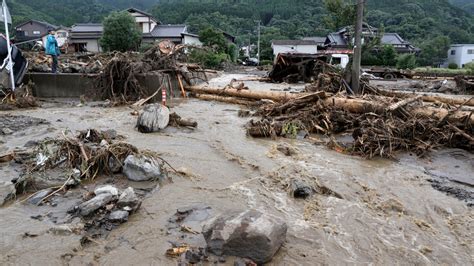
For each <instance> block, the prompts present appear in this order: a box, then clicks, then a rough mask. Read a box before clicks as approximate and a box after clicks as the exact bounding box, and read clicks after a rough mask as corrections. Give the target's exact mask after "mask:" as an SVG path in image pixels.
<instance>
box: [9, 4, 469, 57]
mask: <svg viewBox="0 0 474 266" xmlns="http://www.w3.org/2000/svg"><path fill="white" fill-rule="evenodd" d="M343 1H346V2H347V3H352V2H353V0H343ZM7 2H8V4H9V6H10V9H11V13H12V15H13V20H14V24H15V23H18V22H21V21H25V20H28V19H38V20H44V21H47V22H50V23H53V24H57V25H65V26H70V25H72V24H74V23H79V22H100V21H101V20H102V19H103V18H104V16H106V15H107V14H108V13H110V12H111V11H113V10H122V9H126V8H128V7H135V8H138V9H142V10H143V11H148V12H150V13H152V14H153V15H154V16H155V17H156V18H157V19H159V20H160V21H162V22H163V23H187V24H188V25H189V26H190V30H191V31H194V32H198V31H199V30H201V29H203V28H205V27H209V26H212V27H215V28H218V29H221V30H224V31H226V32H228V33H230V34H232V35H235V36H236V37H237V42H238V44H244V43H248V42H249V41H250V42H252V43H256V28H257V21H261V23H262V26H263V27H262V31H261V32H262V44H263V52H262V54H266V55H267V56H266V57H267V58H268V57H270V55H271V50H270V45H269V43H270V41H271V40H272V39H299V38H302V37H310V36H325V35H326V34H327V33H328V32H330V31H333V30H335V29H334V28H332V27H330V26H328V25H329V24H327V23H326V20H325V18H326V16H327V15H328V11H327V10H326V8H325V5H324V0H7ZM469 12H471V14H474V0H370V1H367V8H366V21H367V22H368V23H369V24H371V25H372V26H375V27H383V28H384V29H385V31H386V32H396V33H399V34H400V35H401V36H402V37H403V38H404V39H406V40H407V41H410V42H412V43H414V44H415V45H417V46H419V47H421V48H423V49H424V50H425V51H431V52H432V53H437V57H438V58H439V57H442V56H444V53H445V50H446V49H447V48H446V47H448V46H449V43H474V16H473V15H471V14H470V13H469ZM346 20H347V19H346ZM437 47H441V48H440V50H439V51H434V50H436V49H437ZM422 57H423V58H424V59H423V60H424V61H423V62H429V60H430V58H431V57H432V54H429V53H428V54H424V55H422Z"/></svg>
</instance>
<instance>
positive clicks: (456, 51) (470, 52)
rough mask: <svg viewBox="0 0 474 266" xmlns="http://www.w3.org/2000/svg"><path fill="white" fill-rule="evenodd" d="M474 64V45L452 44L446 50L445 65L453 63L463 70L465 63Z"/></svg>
mask: <svg viewBox="0 0 474 266" xmlns="http://www.w3.org/2000/svg"><path fill="white" fill-rule="evenodd" d="M471 62H474V44H453V45H451V47H450V48H449V50H448V60H447V63H448V64H451V63H455V64H456V65H458V67H460V68H463V67H464V66H465V65H466V64H467V63H471Z"/></svg>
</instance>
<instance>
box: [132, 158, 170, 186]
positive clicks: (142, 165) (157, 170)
mask: <svg viewBox="0 0 474 266" xmlns="http://www.w3.org/2000/svg"><path fill="white" fill-rule="evenodd" d="M123 173H124V174H125V176H127V178H128V179H129V180H132V181H149V180H158V179H164V178H165V173H164V172H163V165H162V164H161V163H160V162H158V161H157V160H155V159H153V158H150V157H148V156H145V155H129V156H128V157H127V158H126V159H125V162H124V165H123Z"/></svg>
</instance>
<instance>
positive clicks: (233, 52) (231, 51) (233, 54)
mask: <svg viewBox="0 0 474 266" xmlns="http://www.w3.org/2000/svg"><path fill="white" fill-rule="evenodd" d="M227 54H228V55H229V57H230V61H232V62H233V63H235V62H237V56H238V51H237V46H236V45H235V44H233V43H231V44H229V45H228V46H227Z"/></svg>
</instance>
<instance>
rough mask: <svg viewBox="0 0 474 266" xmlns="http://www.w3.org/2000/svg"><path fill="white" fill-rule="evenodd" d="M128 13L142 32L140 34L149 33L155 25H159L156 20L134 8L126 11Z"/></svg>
mask: <svg viewBox="0 0 474 266" xmlns="http://www.w3.org/2000/svg"><path fill="white" fill-rule="evenodd" d="M127 11H128V13H130V15H132V17H134V18H135V22H136V23H137V24H138V26H139V28H140V29H141V30H142V33H150V32H151V31H153V29H154V28H155V27H156V25H159V24H161V22H159V21H158V20H156V19H155V18H154V17H153V15H151V14H149V13H146V12H144V11H141V10H139V9H136V8H129V9H127Z"/></svg>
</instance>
